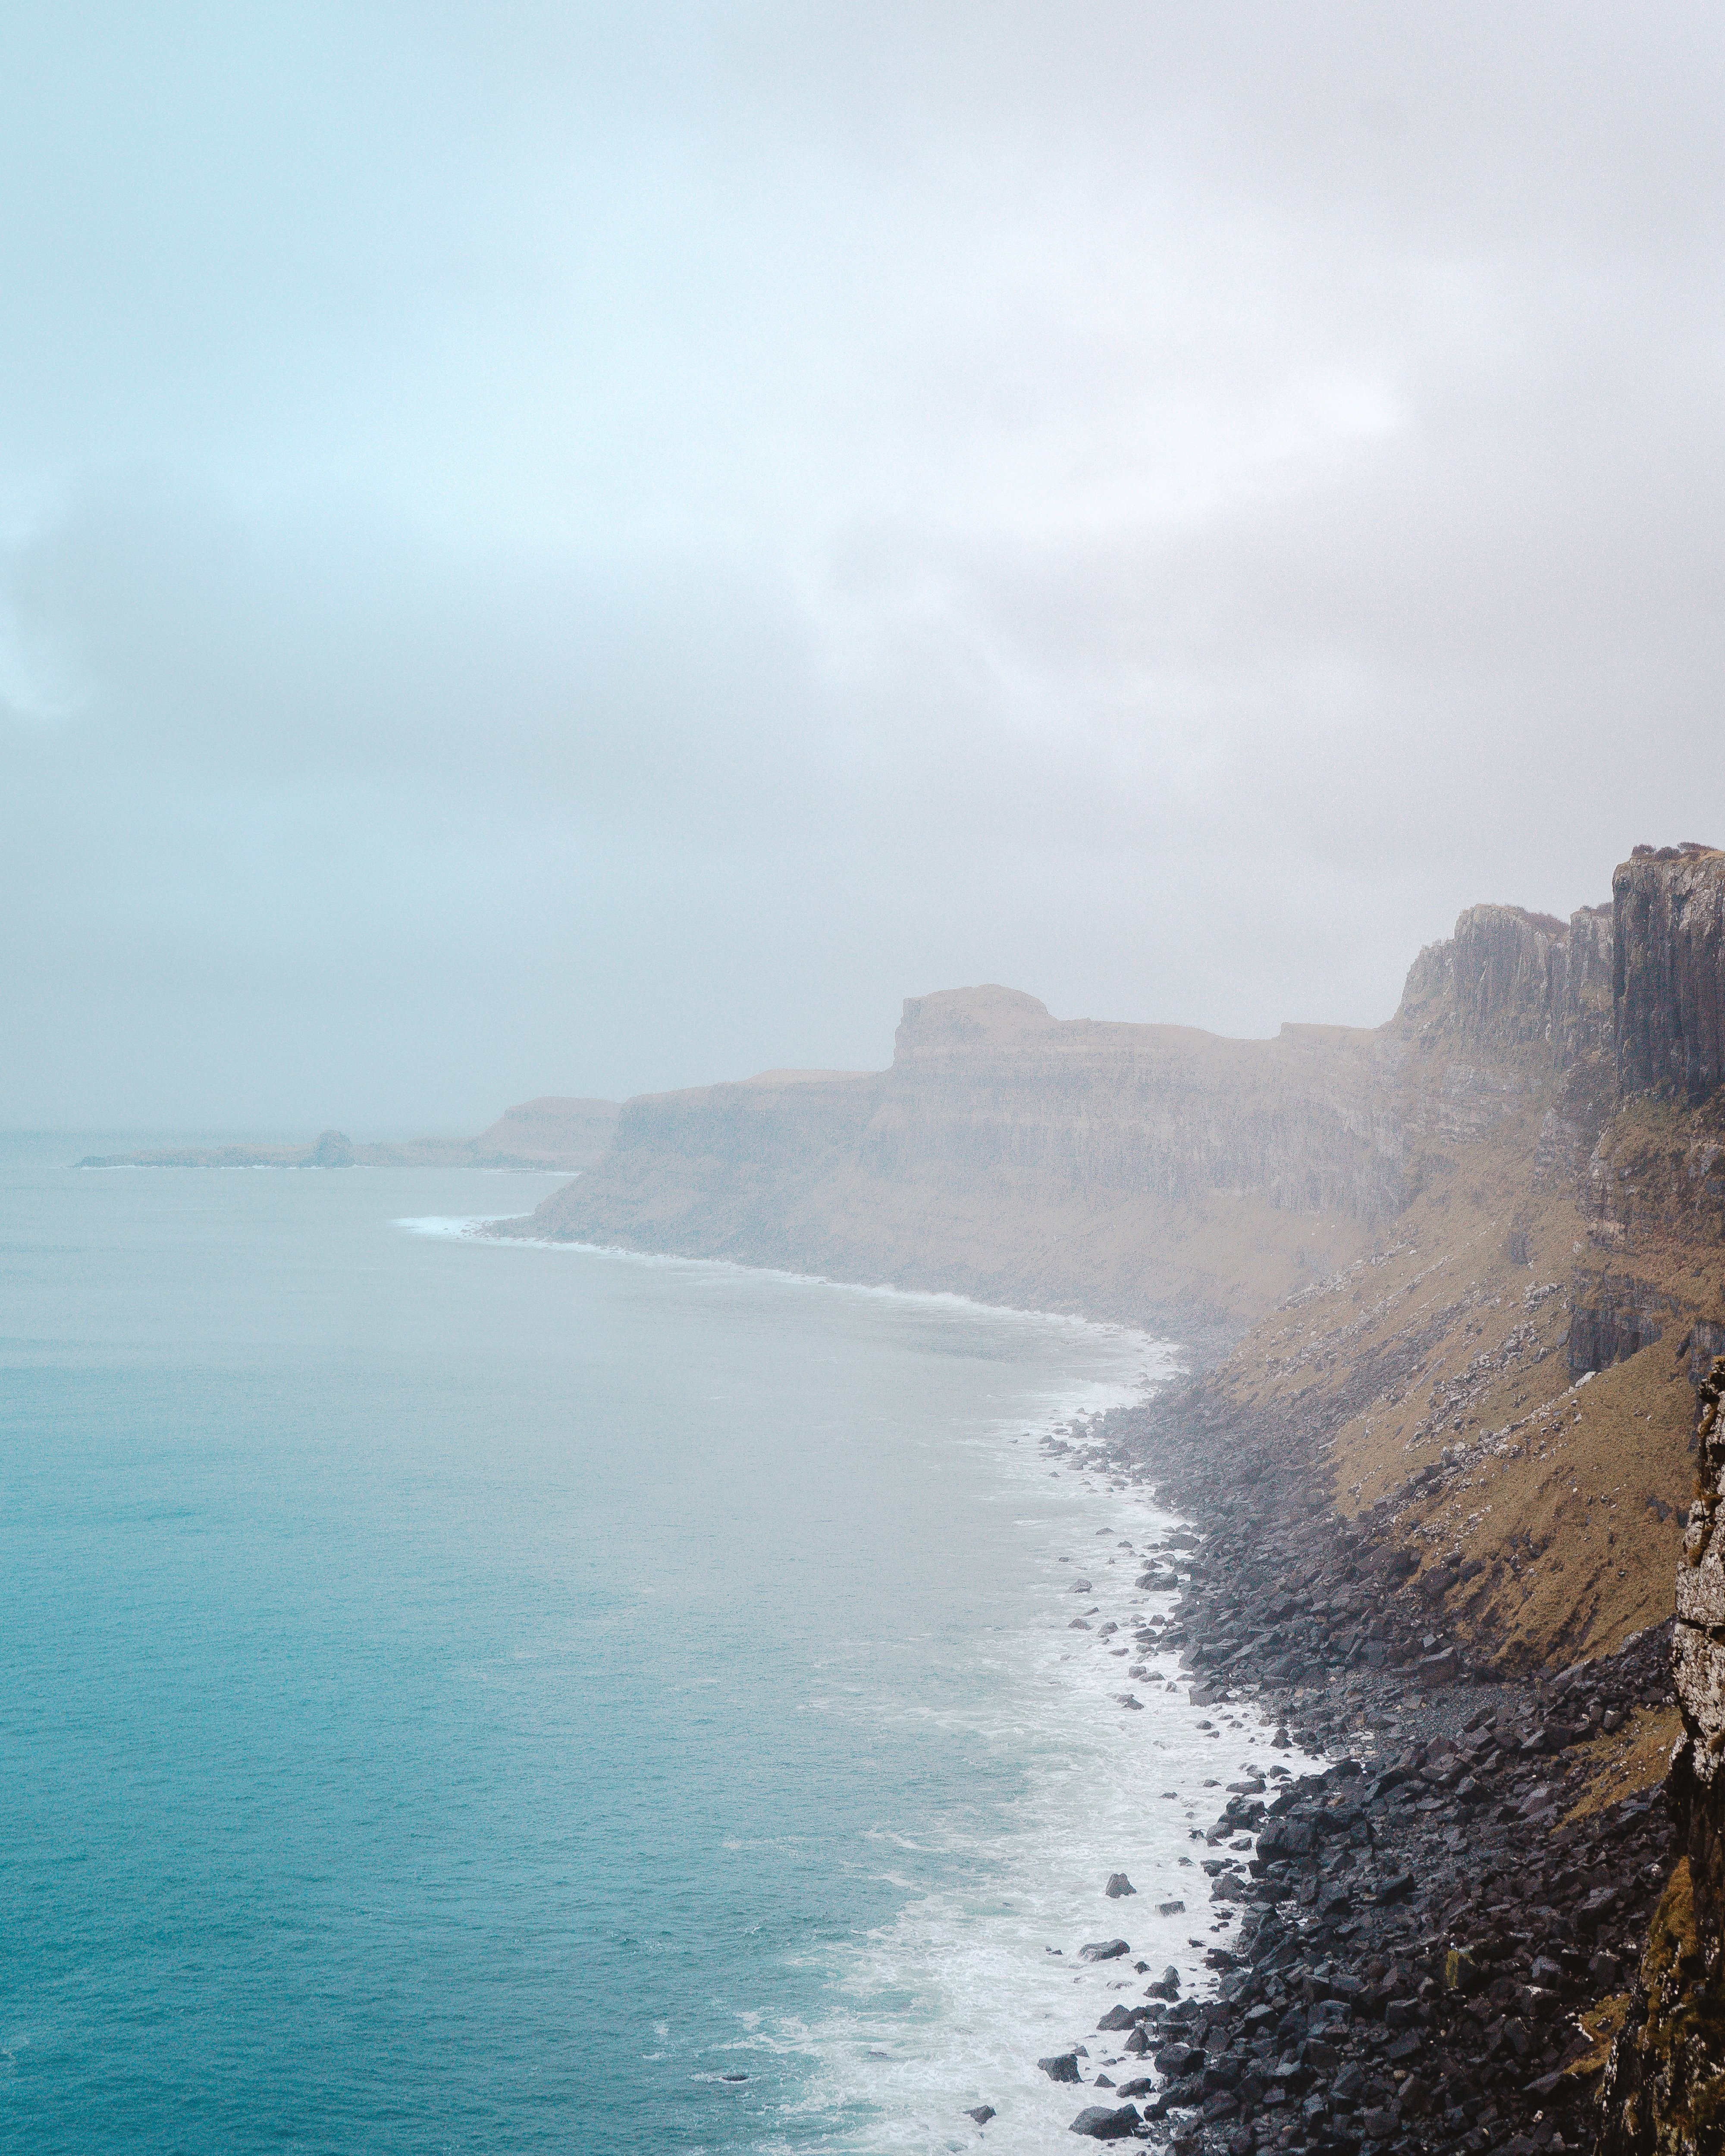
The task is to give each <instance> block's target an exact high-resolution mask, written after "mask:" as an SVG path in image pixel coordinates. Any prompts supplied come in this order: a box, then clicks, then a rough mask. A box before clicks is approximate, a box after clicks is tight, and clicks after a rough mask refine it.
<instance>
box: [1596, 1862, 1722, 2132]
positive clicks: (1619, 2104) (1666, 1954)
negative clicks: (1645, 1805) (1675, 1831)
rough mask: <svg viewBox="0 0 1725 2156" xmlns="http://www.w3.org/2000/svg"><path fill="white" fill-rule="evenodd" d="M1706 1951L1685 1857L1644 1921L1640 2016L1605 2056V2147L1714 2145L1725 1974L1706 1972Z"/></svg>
mask: <svg viewBox="0 0 1725 2156" xmlns="http://www.w3.org/2000/svg"><path fill="white" fill-rule="evenodd" d="M1707 1958H1708V1957H1707V1953H1706V1950H1705V1943H1704V1941H1703V1939H1702V1932H1701V1928H1700V1925H1699V1922H1698V1921H1697V1910H1696V1901H1695V1888H1694V1880H1693V1875H1692V1871H1691V1867H1690V1861H1689V1859H1688V1858H1687V1857H1686V1856H1685V1857H1682V1858H1680V1859H1679V1861H1678V1862H1677V1864H1676V1866H1675V1867H1674V1869H1673V1871H1672V1872H1671V1879H1670V1881H1669V1882H1668V1883H1667V1885H1666V1890H1665V1892H1664V1894H1663V1896H1662V1897H1661V1900H1660V1904H1659V1907H1658V1908H1657V1909H1656V1911H1655V1912H1654V1915H1653V1921H1652V1922H1651V1925H1650V1926H1649V1927H1648V1933H1647V1949H1646V1953H1645V1955H1644V1956H1643V1958H1642V1963H1641V1990H1640V1995H1641V1997H1642V1998H1643V1999H1645V2018H1644V2019H1642V2020H1641V2021H1640V2025H1638V2026H1632V2027H1626V2028H1625V2031H1624V2033H1623V2035H1622V2036H1621V2037H1620V2040H1619V2041H1618V2044H1617V2046H1616V2049H1615V2052H1614V2055H1613V2057H1612V2060H1611V2064H1610V2083H1609V2084H1608V2091H1607V2103H1608V2115H1609V2114H1610V2113H1611V2112H1613V2111H1615V2119H1614V2123H1613V2126H1612V2128H1611V2129H1610V2131H1609V2132H1608V2133H1607V2134H1606V2136H1605V2137H1604V2140H1603V2141H1602V2143H1601V2146H1602V2148H1610V2149H1617V2148H1624V2149H1630V2148H1634V2149H1647V2150H1650V2151H1657V2152H1660V2156H1700V2152H1702V2151H1704V2150H1705V2151H1717V2149H1718V2148H1720V2146H1721V2136H1722V2131H1725V1983H1722V1981H1721V1979H1720V1973H1719V1971H1718V1970H1717V1969H1715V1970H1714V1971H1713V1972H1712V1974H1709V1972H1708V1969H1707ZM1612 2085H1615V2087H1613V2086H1612ZM1614 2094H1615V2098H1616V2101H1615V2104H1614V2103H1613V2101H1612V2099H1613V2097H1614Z"/></svg>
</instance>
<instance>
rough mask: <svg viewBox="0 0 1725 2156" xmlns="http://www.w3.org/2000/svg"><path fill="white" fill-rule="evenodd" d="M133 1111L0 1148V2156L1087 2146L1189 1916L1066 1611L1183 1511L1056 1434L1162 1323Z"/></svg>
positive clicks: (1207, 1761) (1195, 1752)
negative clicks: (581, 1246) (207, 1154)
mask: <svg viewBox="0 0 1725 2156" xmlns="http://www.w3.org/2000/svg"><path fill="white" fill-rule="evenodd" d="M95 1144H96V1141H95V1140H72V1141H69V1140H66V1139H64V1138H59V1139H16V1140H9V1141H6V1142H4V1146H3V1148H0V1368H3V1373H4V1378H3V1383H4V1395H3V1418H0V1541H3V1566H0V1578H3V1582H4V1591H5V1611H6V1619H5V1625H4V1631H3V1636H0V1657H3V1683H0V1731H3V1742H4V1747H5V1759H6V1771H5V1774H4V1778H3V1782H0V1897H3V1908H4V1913H5V1961H4V1974H3V1993H0V2145H3V2146H4V2147H6V2148H20V2149H23V2148H28V2149H31V2150H42V2151H46V2150H58V2149H67V2150H74V2149H75V2150H80V2151H89V2152H100V2151H105V2150H110V2149H112V2150H120V2149H126V2150H157V2149H162V2150H167V2149H174V2150H182V2149H183V2150H205V2149H208V2150H224V2151H226V2150H240V2151H244V2150H253V2149H264V2148H269V2149H295V2150H300V2149H303V2150H324V2149H330V2150H337V2149H339V2150H354V2149H380V2150H412V2151H416V2152H417V2151H431V2150H463V2151H470V2150H471V2151H479V2150H499V2151H504V2150H507V2151H516V2150H521V2151H527V2150H539V2149H558V2150H575V2151H583V2152H593V2156H624V2152H629V2156H634V2152H645V2151H649V2150H652V2151H655V2152H656V2151H673V2152H675V2151H685V2150H686V2151H696V2150H705V2151H715V2152H718V2151H728V2150H738V2151H741V2150H762V2151H772V2150H800V2149H816V2148H819V2149H828V2150H833V2151H845V2152H848V2151H857V2152H867V2151H873V2150H886V2149H890V2148H961V2147H970V2146H973V2145H974V2144H975V2140H976V2136H975V2133H974V2131H973V2128H971V2126H970V2123H969V2122H968V2120H967V2119H965V2118H964V2117H963V2116H962V2112H963V2107H965V2106H967V2105H968V2104H971V2103H974V2102H982V2101H985V2100H986V2101H990V2102H994V2103H995V2104H996V2105H997V2107H999V2110H1000V2112H1001V2113H1002V2117H1001V2119H1000V2121H999V2123H998V2125H997V2127H996V2128H993V2129H991V2133H990V2143H989V2145H990V2146H991V2147H993V2148H1006V2149H1008V2150H1011V2149H1012V2148H1016V2147H1020V2146H1022V2147H1024V2148H1030V2147H1043V2146H1046V2145H1048V2137H1049V2134H1050V2132H1051V2131H1054V2130H1057V2129H1059V2128H1064V2125H1065V2121H1066V2118H1067V2117H1068V2116H1069V2115H1070V2112H1071V2110H1072V2108H1073V2106H1072V2103H1071V2101H1070V2094H1071V2092H1065V2094H1064V2095H1062V2094H1061V2093H1060V2092H1058V2091H1054V2090H1052V2089H1051V2088H1050V2085H1048V2084H1046V2083H1045V2082H1040V2076H1036V2075H1035V2073H1034V2057H1035V2056H1036V2053H1037V2051H1040V2050H1046V2049H1048V2048H1050V2045H1051V2044H1053V2043H1054V2042H1055V2039H1056V2038H1060V2039H1061V2040H1065V2039H1069V2038H1070V2036H1071V2035H1074V2034H1076V2033H1078V2032H1079V2031H1080V2030H1082V2029H1083V2028H1085V2027H1087V2026H1092V2025H1093V2022H1094V2012H1093V2000H1092V1999H1091V1994H1090V1993H1089V1992H1087V1991H1084V1990H1083V1983H1087V1982H1091V1981H1092V1980H1093V1979H1083V1981H1082V1982H1081V1983H1080V1984H1079V1991H1076V1992H1075V1991H1074V1989H1073V1986H1074V1984H1075V1974H1074V1972H1073V1971H1072V1970H1071V1969H1070V1963H1068V1964H1066V1965H1065V1966H1063V1965H1062V1963H1063V1958H1064V1957H1065V1956H1070V1953H1071V1952H1072V1949H1073V1946H1074V1944H1075V1943H1076V1939H1077V1938H1088V1937H1098V1936H1105V1935H1106V1933H1107V1932H1108V1931H1109V1930H1111V1929H1114V1928H1117V1926H1118V1922H1119V1912H1120V1909H1121V1907H1122V1906H1125V1907H1129V1908H1131V1909H1132V1910H1134V1911H1135V1912H1145V1913H1144V1914H1142V1915H1135V1919H1134V1927H1133V1937H1134V1940H1135V1943H1137V1941H1139V1940H1140V1939H1141V1938H1142V1941H1143V1942H1144V1945H1143V1947H1142V1948H1141V1949H1140V1950H1142V1951H1150V1950H1151V1948H1152V1944H1154V1947H1155V1950H1156V1951H1157V1952H1158V1958H1167V1957H1168V1953H1172V1952H1175V1951H1176V1950H1183V1942H1184V1936H1185V1932H1186V1930H1187V1928H1188V1926H1189V1924H1191V1923H1193V1922H1196V1921H1197V1918H1196V1917H1190V1918H1188V1917H1180V1918H1178V1919H1173V1920H1163V1919H1160V1918H1157V1917H1154V1913H1153V1912H1152V1911H1150V1910H1149V1906H1148V1902H1147V1900H1146V1899H1142V1898H1141V1899H1140V1900H1139V1901H1138V1902H1137V1903H1135V1904H1128V1905H1121V1904H1111V1903H1107V1902H1103V1901H1101V1899H1100V1886H1101V1879H1102V1877H1103V1876H1106V1871H1108V1870H1110V1869H1112V1868H1115V1867H1116V1866H1117V1865H1119V1864H1121V1863H1127V1864H1128V1865H1129V1866H1132V1868H1134V1870H1135V1871H1141V1872H1142V1873H1144V1874H1145V1875H1146V1877H1145V1878H1143V1879H1141V1880H1140V1882H1139V1883H1140V1884H1141V1886H1144V1885H1149V1884H1153V1883H1154V1882H1155V1880H1156V1878H1157V1877H1158V1876H1160V1875H1161V1874H1164V1873H1165V1874H1167V1875H1168V1876H1169V1877H1173V1876H1174V1874H1173V1867H1174V1866H1177V1864H1178V1856H1177V1854H1176V1851H1177V1849H1178V1848H1179V1847H1182V1846H1183V1843H1184V1838H1185V1835H1186V1831H1187V1829H1186V1825H1185V1821H1186V1820H1187V1819H1188V1818H1189V1816H1190V1808H1189V1803H1188V1802H1187V1801H1186V1799H1187V1796H1188V1794H1189V1784H1191V1783H1192V1781H1193V1780H1194V1777H1195V1774H1196V1771H1197V1769H1198V1768H1199V1767H1200V1766H1207V1767H1209V1768H1214V1754H1211V1755H1209V1756H1208V1757H1206V1755H1205V1753H1204V1745H1205V1743H1206V1738H1207V1732H1201V1731H1199V1729H1198V1728H1197V1727H1196V1726H1195V1717H1194V1711H1193V1710H1191V1709H1190V1708H1189V1707H1188V1706H1187V1704H1186V1702H1185V1701H1184V1699H1183V1697H1181V1696H1178V1695H1173V1694H1171V1693H1164V1692H1161V1691H1155V1690H1150V1691H1147V1695H1146V1696H1147V1699H1148V1701H1149V1703H1150V1704H1151V1705H1152V1707H1153V1709H1154V1710H1155V1711H1153V1712H1148V1713H1137V1712H1131V1713H1128V1712H1124V1711H1122V1710H1121V1709H1120V1708H1119V1707H1118V1705H1117V1700H1116V1695H1117V1693H1118V1691H1119V1690H1120V1688H1121V1686H1122V1682H1123V1679H1122V1675H1121V1671H1122V1666H1123V1665H1122V1664H1121V1663H1119V1662H1114V1663H1108V1664H1105V1663H1104V1662H1103V1661H1101V1659H1100V1656H1101V1653H1102V1648H1101V1645H1100V1643H1098V1642H1097V1641H1096V1640H1095V1639H1094V1637H1084V1636H1081V1635H1078V1634H1076V1633H1075V1632H1073V1631H1071V1630H1070V1629H1069V1627H1068V1625H1067V1623H1066V1620H1067V1619H1068V1617H1069V1616H1070V1612H1071V1610H1072V1609H1073V1607H1074V1606H1075V1605H1074V1604H1072V1602H1071V1601H1070V1599H1065V1600H1062V1599H1060V1598H1061V1597H1062V1596H1068V1597H1070V1589H1071V1585H1072V1582H1073V1579H1074V1577H1075V1573H1074V1572H1073V1570H1072V1565H1073V1563H1082V1564H1083V1565H1084V1566H1086V1568H1087V1570H1088V1571H1089V1573H1091V1575H1092V1576H1093V1577H1094V1578H1096V1594H1098V1595H1101V1594H1104V1593H1105V1591H1113V1592H1114V1593H1116V1594H1117V1596H1122V1597H1123V1596H1124V1595H1125V1594H1126V1593H1127V1589H1128V1587H1129V1584H1130V1578H1131V1575H1132V1570H1133V1568H1134V1563H1133V1558H1132V1553H1130V1552H1128V1551H1127V1550H1125V1549H1123V1548H1120V1545H1121V1543H1123V1542H1126V1541H1131V1540H1132V1539H1133V1538H1134V1537H1137V1543H1135V1547H1141V1546H1142V1541H1143V1538H1144V1537H1147V1536H1149V1535H1152V1534H1153V1532H1154V1531H1155V1527H1156V1525H1157V1516H1156V1515H1154V1514H1153V1513H1151V1512H1148V1511H1147V1508H1146V1507H1144V1505H1143V1503H1142V1499H1141V1498H1139V1497H1137V1496H1134V1495H1133V1494H1132V1493H1131V1492H1121V1491H1107V1490H1104V1489H1101V1488H1100V1487H1096V1486H1089V1485H1086V1483H1085V1481H1083V1479H1082V1478H1081V1477H1077V1476H1074V1475H1073V1474H1072V1473H1071V1472H1070V1471H1067V1472H1065V1473H1052V1472H1050V1462H1049V1460H1047V1459H1045V1458H1044V1457H1043V1456H1042V1455H1040V1453H1039V1452H1038V1450H1037V1448H1036V1443H1035V1440H1036V1437H1037V1435H1038V1434H1039V1433H1040V1432H1042V1431H1045V1430H1047V1429H1048V1428H1049V1427H1050V1424H1052V1423H1054V1422H1055V1421H1060V1420H1063V1419H1065V1417H1067V1416H1069V1415H1070V1414H1072V1413H1073V1412H1074V1411H1075V1410H1076V1409H1089V1408H1094V1407H1096V1406H1100V1405H1103V1404H1107V1403H1109V1402H1111V1401H1113V1400H1116V1399H1121V1398H1124V1397H1126V1396H1127V1393H1128V1391H1129V1390H1130V1389H1132V1388H1133V1387H1135V1386H1137V1384H1138V1383H1140V1382H1141V1381H1142V1377H1143V1375H1144V1374H1145V1373H1147V1372H1155V1371H1157V1370H1159V1369H1160V1368H1163V1366H1164V1362H1165V1358H1164V1357H1163V1353H1162V1351H1160V1350H1159V1349H1158V1348H1157V1347H1156V1346H1155V1345H1154V1343H1152V1342H1147V1341H1145V1340H1144V1339H1142V1337H1138V1336H1134V1335H1131V1334H1127V1333H1122V1332H1111V1331H1106V1330H1102V1329H1100V1328H1094V1327H1084V1326H1081V1325H1078V1324H1076V1323H1073V1322H1069V1321H1062V1320H1057V1319H1045V1318H1035V1317H1025V1316H1015V1315H1012V1314H1009V1313H1002V1312H985V1311H982V1310H979V1309H978V1308H976V1307H974V1306H969V1305H966V1304H964V1303H962V1302H958V1301H952V1300H949V1299H942V1298H937V1297H926V1296H897V1295H893V1294H890V1293H881V1292H871V1291H863V1290H857V1289H849V1288H843V1287H836V1286H829V1285H826V1284H823V1283H819V1282H810V1281H797V1280H793V1279H789V1278H786V1277H783V1276H775V1275H773V1274H767V1273H759V1272H746V1271H742V1270H735V1269H731V1268H726V1267H722V1266H714V1265H698V1264H685V1263H678V1262H672V1261H663V1260H660V1261H655V1260H639V1259H629V1258H625V1257H621V1256H619V1255H607V1254H603V1253H597V1252H588V1251H579V1250H567V1249H564V1250H547V1249H545V1248H542V1247H536V1246H533V1245H501V1244H498V1243H495V1242H488V1241H485V1240H477V1239H475V1237H474V1236H473V1235H470V1234H466V1233H462V1232H459V1230H458V1229H457V1227H456V1226H455V1225H454V1224H459V1223H460V1222H462V1221H464V1220H471V1219H473V1218H475V1216H481V1215H485V1214H501V1213H506V1212H518V1211H521V1210H523V1209H526V1208H527V1207H529V1206H531V1204H534V1203H536V1200H537V1199H538V1198H539V1197H540V1196H541V1195H542V1194H543V1192H544V1190H545V1189H546V1188H549V1187H550V1185H549V1183H547V1182H542V1181H541V1180H539V1179H537V1178H505V1177H498V1176H494V1175H483V1174H478V1173H465V1172H463V1173H455V1172H424V1173H421V1172H413V1171H372V1172H367V1171H348V1172H345V1173H342V1172H332V1173H259V1172H253V1173H212V1172H202V1173H200V1172H195V1171H184V1172H182V1171H150V1172H107V1173H93V1172H80V1171H78V1170H77V1169H75V1168H72V1167H71V1166H69V1163H70V1162H71V1161H72V1160H74V1159H75V1158H76V1157H77V1155H78V1154H79V1153H80V1152H84V1151H86V1150H91V1149H93V1148H94V1147H95ZM1103 1553H1106V1555H1104V1554H1103ZM1117 1553H1118V1554H1117ZM1084 1606H1086V1607H1089V1606H1090V1601H1089V1600H1088V1599H1086V1603H1085V1604H1084ZM1168 1674H1171V1673H1170V1672H1163V1673H1162V1675H1163V1677H1165V1676H1167V1675H1168ZM1110 1687H1112V1690H1110ZM1141 1689H1142V1688H1141ZM1209 1742H1211V1743H1214V1738H1211V1739H1209ZM1182 1777H1183V1778H1184V1779H1182ZM1169 1782H1173V1783H1176V1784H1178V1786H1179V1788H1180V1789H1181V1792H1182V1802H1181V1803H1179V1804H1174V1803H1173V1802H1171V1801H1170V1800H1169V1799H1165V1798H1163V1797H1162V1795H1161V1790H1162V1788H1163V1784H1168V1783H1169ZM1158 1806H1159V1807H1160V1808H1159V1809H1158ZM1184 1876H1185V1877H1186V1878H1187V1879H1188V1880H1189V1879H1190V1877H1191V1875H1190V1873H1189V1872H1188V1873H1186V1874H1185V1875H1184ZM1051 1947H1058V1948H1060V1954H1059V1955H1056V1954H1054V1953H1050V1948H1051ZM1184 1958H1185V1959H1186V1960H1187V1961H1188V1962H1189V1963H1190V1961H1191V1959H1192V1956H1191V1954H1190V1953H1189V1952H1188V1953H1184ZM1095 1980H1099V1979H1095ZM1080 1992H1082V1997H1080V1995H1079V1993H1080ZM1086 2016H1087V2017H1088V2018H1087V2019H1086ZM1069 2023H1070V2026H1068V2024H1069ZM1027 2047H1028V2050H1027ZM727 2074H731V2075H743V2074H746V2075H747V2080H741V2081H726V2080H725V2079H723V2078H722V2076H725V2075H727ZM1039 2083H1040V2086H1039Z"/></svg>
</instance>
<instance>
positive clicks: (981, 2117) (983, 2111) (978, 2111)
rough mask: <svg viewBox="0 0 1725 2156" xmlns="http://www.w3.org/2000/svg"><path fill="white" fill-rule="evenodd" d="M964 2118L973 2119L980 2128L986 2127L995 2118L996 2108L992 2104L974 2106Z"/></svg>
mask: <svg viewBox="0 0 1725 2156" xmlns="http://www.w3.org/2000/svg"><path fill="white" fill-rule="evenodd" d="M964 2116H965V2117H967V2118H973V2119H974V2120H975V2121H976V2123H977V2124H978V2126H986V2125H987V2124H988V2121H989V2120H990V2119H991V2118H992V2117H993V2116H994V2107H993V2104H992V2103H978V2104H973V2105H972V2106H971V2107H970V2109H969V2110H968V2111H967V2112H965V2114H964Z"/></svg>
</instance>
